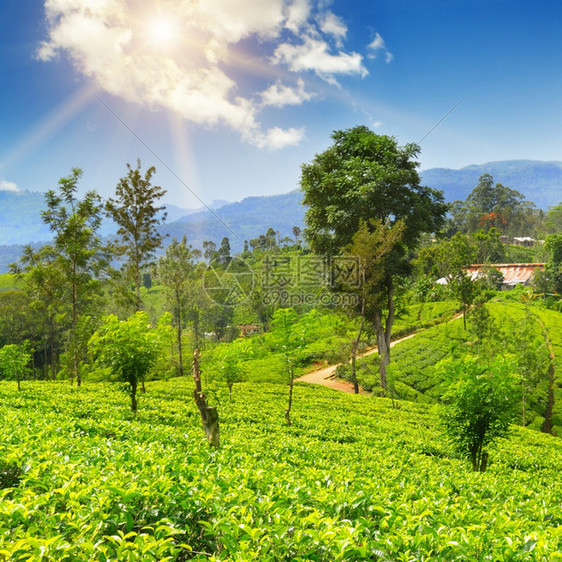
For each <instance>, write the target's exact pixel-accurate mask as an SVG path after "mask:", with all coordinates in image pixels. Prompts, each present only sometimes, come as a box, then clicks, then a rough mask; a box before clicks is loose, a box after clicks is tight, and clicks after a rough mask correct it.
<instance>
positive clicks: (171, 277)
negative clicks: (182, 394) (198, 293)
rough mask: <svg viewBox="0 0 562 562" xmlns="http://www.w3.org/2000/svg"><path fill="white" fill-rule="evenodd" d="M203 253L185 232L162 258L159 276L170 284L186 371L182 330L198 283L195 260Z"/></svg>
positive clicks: (180, 355)
mask: <svg viewBox="0 0 562 562" xmlns="http://www.w3.org/2000/svg"><path fill="white" fill-rule="evenodd" d="M198 257H201V253H200V252H199V250H193V248H192V247H191V246H190V245H189V244H188V243H187V239H186V237H185V236H184V237H183V238H182V240H181V242H178V241H177V239H176V238H173V239H172V242H171V243H170V245H169V246H168V248H167V249H166V255H165V256H164V257H162V258H160V259H159V260H158V277H159V279H160V282H161V283H162V284H163V285H164V287H165V288H166V301H167V305H168V307H169V310H170V312H171V313H172V322H173V323H174V324H175V327H176V340H177V346H178V367H179V374H180V375H183V374H184V373H183V346H182V340H183V338H182V333H183V328H184V325H185V322H186V318H187V314H188V306H189V299H190V295H192V293H193V290H192V287H193V284H194V283H195V263H194V260H195V259H197V258H198Z"/></svg>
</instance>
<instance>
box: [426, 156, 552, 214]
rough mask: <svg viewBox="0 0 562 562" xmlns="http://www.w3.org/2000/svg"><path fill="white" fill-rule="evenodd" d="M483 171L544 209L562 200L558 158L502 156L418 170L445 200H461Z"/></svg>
mask: <svg viewBox="0 0 562 562" xmlns="http://www.w3.org/2000/svg"><path fill="white" fill-rule="evenodd" d="M483 174H490V175H491V176H493V178H494V181H495V182H496V183H502V184H503V185H505V186H507V187H511V189H516V190H517V191H519V192H521V193H522V194H523V195H525V197H526V198H527V199H528V200H529V201H532V202H533V203H534V204H535V205H536V206H537V207H538V208H539V209H544V210H545V211H546V210H547V209H548V207H550V206H552V205H557V204H558V203H560V202H561V201H562V162H540V161H537V160H503V161H500V162H488V163H486V164H480V165H471V166H466V167H465V168H461V169H460V170H450V169H448V168H430V169H429V170H425V171H423V172H422V173H421V176H422V180H423V183H424V184H425V185H428V186H430V187H435V188H437V189H441V190H442V191H443V192H444V193H445V198H446V199H447V201H455V200H459V199H460V200H464V199H466V197H467V195H468V194H469V193H470V192H471V191H472V190H473V189H474V188H475V187H476V186H477V185H478V178H479V177H480V176H481V175H483Z"/></svg>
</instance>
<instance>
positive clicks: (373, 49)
mask: <svg viewBox="0 0 562 562" xmlns="http://www.w3.org/2000/svg"><path fill="white" fill-rule="evenodd" d="M367 49H368V50H369V54H368V55H367V56H368V57H369V58H370V59H374V58H376V56H377V54H378V53H379V51H383V52H384V60H385V61H386V63H387V64H388V63H389V62H390V61H392V59H394V55H393V54H392V53H391V52H390V51H389V50H388V49H387V48H386V44H385V42H384V39H383V38H382V37H381V35H380V33H375V38H374V39H373V40H372V41H371V42H370V43H369V45H368V46H367Z"/></svg>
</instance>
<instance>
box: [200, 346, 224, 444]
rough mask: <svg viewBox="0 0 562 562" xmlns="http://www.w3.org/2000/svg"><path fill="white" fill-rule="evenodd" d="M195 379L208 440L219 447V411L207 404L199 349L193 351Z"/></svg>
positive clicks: (202, 420)
mask: <svg viewBox="0 0 562 562" xmlns="http://www.w3.org/2000/svg"><path fill="white" fill-rule="evenodd" d="M193 380H194V381H195V390H194V391H193V398H194V400H195V404H196V405H197V408H199V413H200V414H201V422H202V423H203V429H204V430H205V435H206V436H207V441H208V442H209V445H210V446H211V447H215V448H217V449H218V448H219V446H220V428H219V413H218V411H217V409H216V408H214V407H213V406H208V405H207V400H206V397H205V394H204V393H203V390H202V389H201V371H200V369H199V350H198V349H196V350H195V351H194V352H193Z"/></svg>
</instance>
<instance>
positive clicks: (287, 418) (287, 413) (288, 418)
mask: <svg viewBox="0 0 562 562" xmlns="http://www.w3.org/2000/svg"><path fill="white" fill-rule="evenodd" d="M290 377H291V380H290V382H289V404H288V405H287V409H286V410H285V421H286V422H287V425H292V424H291V408H292V407H293V381H294V377H293V373H292V370H291V373H290Z"/></svg>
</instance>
